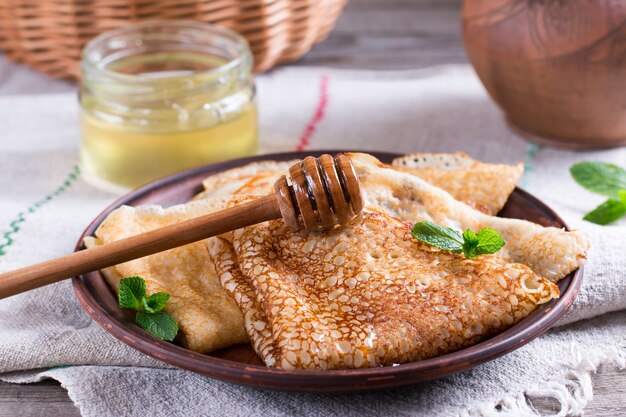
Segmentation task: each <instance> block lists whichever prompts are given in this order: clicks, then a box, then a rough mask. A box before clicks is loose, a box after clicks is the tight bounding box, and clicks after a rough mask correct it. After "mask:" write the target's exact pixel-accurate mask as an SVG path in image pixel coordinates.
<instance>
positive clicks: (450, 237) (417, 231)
mask: <svg viewBox="0 0 626 417" xmlns="http://www.w3.org/2000/svg"><path fill="white" fill-rule="evenodd" d="M411 234H412V235H413V237H414V238H415V239H417V240H419V241H421V242H424V243H428V244H429V245H431V246H435V247H437V248H439V249H443V250H447V251H450V252H454V253H461V252H462V251H463V237H462V236H461V234H460V233H459V232H458V231H457V230H454V229H452V228H450V227H443V226H439V225H438V224H435V223H433V222H429V221H422V222H418V223H415V226H413V229H412V230H411Z"/></svg>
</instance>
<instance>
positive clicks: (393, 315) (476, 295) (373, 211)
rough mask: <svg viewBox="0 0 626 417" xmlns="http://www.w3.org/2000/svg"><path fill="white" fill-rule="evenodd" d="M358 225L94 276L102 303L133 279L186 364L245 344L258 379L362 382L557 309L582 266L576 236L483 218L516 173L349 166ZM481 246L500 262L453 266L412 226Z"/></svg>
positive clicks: (144, 226)
mask: <svg viewBox="0 0 626 417" xmlns="http://www.w3.org/2000/svg"><path fill="white" fill-rule="evenodd" d="M350 156H351V158H352V161H353V164H354V166H355V168H356V171H357V175H358V177H359V180H360V182H361V187H362V193H363V198H364V202H365V206H364V210H363V213H362V214H361V215H360V216H359V217H358V218H357V219H355V221H353V222H352V223H351V224H350V225H348V226H347V227H341V228H336V229H334V230H332V231H328V232H321V233H320V232H307V231H298V232H294V231H292V230H290V229H289V228H288V227H286V226H285V225H284V224H283V223H282V221H281V220H277V221H270V222H265V223H261V224H258V225H254V226H250V227H246V228H244V229H239V230H236V231H234V232H230V233H227V234H225V235H223V236H219V237H215V238H210V239H207V240H205V241H201V242H196V243H193V244H190V245H186V246H183V247H180V248H176V249H172V250H169V251H166V252H162V253H159V254H156V255H151V256H147V257H145V258H141V259H138V260H134V261H130V262H126V263H124V264H120V265H117V266H115V267H112V268H108V269H107V270H105V271H104V272H105V276H106V278H107V280H108V281H109V283H110V284H111V285H112V286H113V287H114V288H117V286H118V285H119V281H120V279H121V278H123V277H125V276H132V275H139V276H141V277H143V278H144V279H145V280H146V284H147V290H148V293H154V292H158V291H164V292H168V293H170V294H171V300H170V302H169V304H168V305H167V307H166V308H165V311H167V312H168V313H169V314H171V315H172V316H173V317H174V318H175V319H176V320H177V321H178V323H179V328H180V332H179V335H178V338H177V341H178V343H180V344H181V345H183V346H185V347H187V348H188V349H191V350H194V351H197V352H204V353H206V352H210V351H212V350H215V349H219V348H223V347H227V346H231V345H234V344H240V343H251V344H252V346H253V348H254V350H255V351H256V352H257V354H258V355H259V357H260V358H261V359H262V360H263V361H264V363H265V364H266V365H267V366H270V367H278V368H283V369H294V368H297V369H341V368H364V367H374V366H381V365H391V364H395V363H403V362H410V361H415V360H419V359H424V358H428V357H433V356H437V355H441V354H444V353H448V352H451V351H454V350H458V349H461V348H463V347H466V346H469V345H472V344H475V343H478V342H480V341H481V340H484V339H485V338H487V337H490V336H492V335H494V334H496V333H499V332H502V331H503V330H505V329H507V328H508V327H510V326H512V325H514V324H515V323H517V322H518V321H520V320H521V319H523V318H524V317H526V316H527V315H528V314H530V313H531V312H532V311H533V310H534V309H535V308H536V307H537V306H538V305H539V304H542V303H545V302H547V301H549V300H551V299H553V298H555V297H558V294H559V290H558V287H557V286H556V285H555V283H556V282H557V281H558V280H559V279H561V278H563V277H565V276H566V275H567V274H569V273H570V272H571V271H573V270H575V269H576V268H578V267H579V266H580V265H582V263H583V262H584V260H585V256H586V250H587V246H588V244H587V242H586V241H585V240H584V238H582V237H581V235H580V234H579V233H578V232H576V231H573V232H568V231H564V230H561V229H557V228H552V227H543V226H540V225H538V224H535V223H531V222H527V221H524V220H518V219H506V218H500V217H496V216H495V214H496V213H497V212H498V211H499V210H500V209H501V208H502V206H503V205H504V203H505V202H506V200H507V199H508V196H509V194H510V193H511V192H512V191H513V189H514V188H515V184H516V183H517V181H518V180H519V178H520V176H521V175H522V172H523V167H522V166H521V164H519V165H516V166H508V165H496V164H485V163H481V162H478V161H474V160H472V159H471V158H469V157H468V156H467V155H465V154H460V153H459V154H412V155H407V156H405V157H403V158H398V159H397V160H395V161H394V162H393V164H391V165H385V164H383V163H381V162H380V161H378V160H377V159H376V158H374V157H372V156H370V155H367V154H350ZM295 162H296V161H287V162H274V161H266V162H258V163H253V164H250V165H246V166H244V167H241V168H236V169H232V170H228V171H224V172H222V173H220V174H217V175H213V176H211V177H210V178H208V179H207V180H206V181H205V182H204V188H205V191H203V192H202V193H201V194H199V195H198V196H196V197H195V198H194V200H193V201H191V202H189V203H187V204H183V205H179V206H174V207H170V208H165V209H164V208H161V207H157V206H144V207H135V208H133V207H121V208H119V209H118V210H116V211H114V212H113V213H111V215H109V217H108V218H107V219H106V220H105V221H104V222H103V223H102V224H101V226H100V227H99V228H98V230H97V231H96V236H95V237H93V238H88V239H87V241H86V244H87V246H89V247H93V246H96V245H101V244H105V243H109V242H112V241H114V240H118V239H122V238H125V237H128V236H131V235H134V234H137V233H142V232H146V231H149V230H152V229H156V228H159V227H163V226H165V225H168V224H172V223H175V222H180V221H182V220H186V219H189V218H192V217H195V216H199V215H203V214H207V213H210V212H213V211H217V210H220V209H222V208H225V207H228V206H230V205H233V204H236V203H239V202H241V201H245V200H249V199H252V198H255V197H258V196H262V195H267V194H269V193H271V192H272V191H273V189H272V187H273V184H274V182H275V181H276V180H277V179H278V177H279V176H281V175H283V174H286V172H287V170H288V168H289V167H290V166H291V165H293V164H294V163H295ZM423 220H430V221H433V222H435V223H437V224H439V225H442V226H448V227H453V228H455V229H458V230H461V231H463V230H465V229H468V228H469V229H472V230H474V231H478V230H479V229H481V228H484V227H490V228H493V229H495V230H497V231H498V232H499V233H500V234H501V235H502V236H503V237H504V239H505V241H506V245H505V247H504V248H503V249H502V250H501V251H499V252H498V253H496V254H494V255H484V256H480V257H479V258H476V259H466V258H465V257H464V256H463V255H462V254H454V253H450V252H446V251H442V250H440V249H437V248H435V247H432V246H428V245H426V244H423V243H420V242H418V241H416V240H415V239H414V238H413V237H412V236H411V228H412V227H413V225H414V224H415V223H416V222H418V221H423Z"/></svg>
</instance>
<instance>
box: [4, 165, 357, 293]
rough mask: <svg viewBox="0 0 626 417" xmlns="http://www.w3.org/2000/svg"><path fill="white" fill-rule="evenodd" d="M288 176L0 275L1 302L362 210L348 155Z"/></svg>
mask: <svg viewBox="0 0 626 417" xmlns="http://www.w3.org/2000/svg"><path fill="white" fill-rule="evenodd" d="M289 175H290V177H291V185H289V183H288V182H287V178H286V177H285V176H284V175H283V176H281V177H280V178H279V179H278V181H276V183H275V184H274V191H275V193H274V194H272V195H268V196H265V197H260V198H257V199H255V200H252V201H250V202H247V203H244V204H241V205H238V206H235V207H231V208H228V209H225V210H221V211H218V212H215V213H212V214H207V215H204V216H200V217H196V218H193V219H190V220H186V221H184V222H180V223H177V224H173V225H170V226H167V227H163V228H160V229H156V230H152V231H150V232H147V233H142V234H140V235H135V236H132V237H129V238H126V239H121V240H117V241H114V242H111V243H107V244H106V245H102V246H98V247H95V248H92V249H84V250H81V251H78V252H74V253H72V254H70V255H66V256H63V257H60V258H57V259H53V260H50V261H46V262H42V263H40V264H36V265H32V266H28V267H25V268H22V269H18V270H16V271H11V272H7V273H4V274H0V299H2V298H6V297H10V296H12V295H15V294H19V293H22V292H25V291H29V290H32V289H35V288H39V287H42V286H44V285H48V284H52V283H54V282H58V281H61V280H63V279H67V278H70V277H73V276H76V275H79V274H84V273H87V272H91V271H96V270H99V269H102V268H106V267H109V266H113V265H117V264H120V263H123V262H127V261H130V260H132V259H137V258H141V257H144V256H147V255H152V254H154V253H157V252H162V251H164V250H167V249H172V248H175V247H178V246H183V245H186V244H189V243H193V242H197V241H199V240H202V239H206V238H209V237H211V236H217V235H220V234H222V233H225V232H228V231H231V230H235V229H239V228H242V227H245V226H250V225H253V224H257V223H261V222H264V221H268V220H275V219H280V218H282V219H283V220H284V221H285V224H287V225H288V226H289V227H290V228H291V229H293V230H298V229H300V228H302V227H304V229H306V230H309V231H321V230H329V229H332V228H333V227H335V226H336V225H345V224H347V223H348V222H349V221H350V220H352V219H353V218H355V217H356V216H357V215H358V214H359V213H360V212H361V210H362V209H363V201H362V199H361V191H360V187H359V181H358V178H357V176H356V173H355V171H354V167H353V166H352V162H351V161H350V158H349V157H348V156H347V155H343V154H339V155H336V156H335V157H332V156H330V155H322V156H320V157H319V158H313V157H311V156H309V157H307V158H304V160H303V161H302V162H300V163H298V164H295V165H294V166H292V167H291V168H290V169H289Z"/></svg>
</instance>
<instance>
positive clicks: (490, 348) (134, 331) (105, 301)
mask: <svg viewBox="0 0 626 417" xmlns="http://www.w3.org/2000/svg"><path fill="white" fill-rule="evenodd" d="M338 152H341V151H330V150H326V151H324V152H323V153H330V154H335V153H338ZM321 153H322V152H300V153H281V154H273V155H263V156H258V157H252V158H245V159H238V160H233V161H227V162H223V163H217V164H212V165H207V166H203V167H199V168H194V169H191V170H187V171H184V172H181V173H178V174H174V175H172V176H169V177H166V178H163V179H161V180H158V181H155V182H153V183H151V184H148V185H146V186H144V187H142V188H139V189H137V190H135V191H133V192H131V193H129V194H128V195H126V196H124V197H122V198H120V199H119V200H118V201H116V202H115V203H113V204H112V205H111V206H110V207H108V208H107V209H106V210H104V211H103V212H102V213H101V214H100V215H99V216H98V217H97V218H96V219H95V220H94V221H93V222H92V223H91V224H90V225H89V226H88V227H87V229H86V230H85V231H84V233H83V235H82V236H81V237H80V239H79V241H78V244H77V246H76V250H80V249H82V248H83V244H82V241H83V237H85V236H89V235H93V233H94V231H95V230H96V229H97V227H98V226H99V225H100V223H101V222H102V221H103V220H104V218H105V217H106V216H107V215H108V214H109V213H110V212H111V211H113V210H115V209H116V208H118V207H119V206H121V205H123V204H126V205H130V206H136V205H141V204H160V205H163V206H170V205H174V204H178V203H183V202H186V201H188V200H189V199H191V197H192V196H194V195H195V194H197V193H199V192H200V191H202V180H203V179H204V178H206V177H207V176H210V175H212V174H215V173H218V172H220V171H223V170H226V169H230V168H235V167H238V166H241V165H245V164H248V163H250V162H254V161H259V160H267V159H272V160H277V161H284V160H290V159H294V158H303V157H305V156H308V155H313V156H318V155H319V154H321ZM372 154H373V155H374V156H376V157H377V158H379V159H380V160H381V161H383V162H390V161H391V160H392V159H393V158H394V157H396V156H399V155H396V154H391V153H372ZM499 215H500V216H502V217H509V218H518V219H526V220H530V221H533V222H535V223H539V224H541V225H544V226H556V227H565V228H567V226H566V225H565V223H564V222H563V220H562V219H561V218H560V217H559V216H558V215H557V214H556V213H554V211H552V210H551V209H550V208H549V207H547V206H546V205H545V204H543V203H542V202H541V201H539V200H538V199H537V198H535V197H533V196H532V195H530V194H529V193H527V192H525V191H523V190H521V189H519V188H516V189H515V191H514V192H513V193H512V194H511V196H510V198H509V200H508V202H507V204H506V206H505V207H504V209H503V210H502V211H501V213H500V214H499ZM582 275H583V273H582V269H579V270H577V271H575V272H573V273H572V274H570V275H568V276H567V277H566V278H564V279H562V280H561V281H560V282H559V288H560V290H561V296H560V298H559V299H557V300H552V301H550V302H549V303H546V304H543V305H541V306H539V308H538V309H537V310H536V311H534V312H533V313H532V314H530V315H529V316H528V317H526V318H525V319H524V320H522V321H521V322H520V323H518V324H516V325H515V326H513V327H511V328H510V329H508V330H507V331H505V332H503V333H500V334H499V335H497V336H494V337H492V338H490V339H487V340H485V341H484V342H482V343H479V344H477V345H474V346H472V347H469V348H466V349H462V350H459V351H457V352H454V353H449V354H447V355H443V356H438V357H436V358H431V359H425V360H421V361H418V362H412V363H406V364H402V365H398V366H385V367H379V368H370V369H354V370H337V371H288V370H280V369H270V368H266V367H265V366H263V364H262V362H261V361H260V359H259V358H258V357H257V355H256V354H255V353H254V351H253V350H252V348H251V347H250V346H248V345H245V346H243V345H242V346H233V347H230V348H227V349H222V350H220V351H217V352H212V353H211V354H200V353H196V352H192V351H190V350H187V349H185V348H183V347H181V346H178V345H175V344H173V343H168V342H165V341H162V340H157V339H155V338H153V337H151V336H150V335H149V334H148V333H146V332H144V331H143V330H142V329H141V328H139V327H138V326H137V325H135V324H134V323H133V320H132V318H133V316H132V315H131V314H129V313H128V312H124V311H122V310H121V309H120V308H119V307H118V305H117V296H116V294H115V292H114V291H113V290H112V289H111V288H110V287H109V286H108V284H107V283H106V281H105V279H104V277H103V276H102V275H101V274H100V272H93V273H90V274H85V275H81V276H78V277H75V278H73V285H74V290H75V292H76V296H77V297H78V300H79V301H80V303H81V304H82V306H83V307H84V309H85V310H86V311H87V313H88V314H89V315H90V316H91V317H92V318H93V319H94V320H95V321H96V322H98V323H99V324H100V325H101V326H102V327H104V328H105V329H106V330H107V331H108V332H109V333H111V334H112V335H113V336H115V337H117V338H118V339H120V340H121V341H122V342H124V343H126V344H128V345H129V346H132V347H133V348H135V349H137V350H139V351H141V352H143V353H146V354H148V355H150V356H152V357H154V358H156V359H159V360H161V361H163V362H166V363H168V364H171V365H174V366H177V367H180V368H184V369H188V370H190V371H193V372H197V373H199V374H201V375H206V376H208V377H211V378H216V379H220V380H223V381H228V382H234V383H239V384H246V385H253V386H257V387H262V388H270V389H278V390H289V391H317V392H335V391H359V390H366V389H377V388H386V387H392V386H397V385H403V384H410V383H415V382H419V381H426V380H429V379H434V378H441V377H443V376H446V375H449V374H451V373H454V372H458V371H461V370H463V369H467V368H470V367H473V366H476V365H479V364H481V363H483V362H486V361H489V360H492V359H495V358H497V357H499V356H502V355H505V354H506V353H508V352H511V351H512V350H514V349H517V348H519V347H520V346H522V345H524V344H526V343H528V342H530V341H531V340H533V339H534V338H536V337H538V336H540V335H541V334H542V333H544V332H545V331H546V330H548V329H549V328H550V326H552V324H554V322H555V321H556V320H557V319H558V318H559V317H561V316H562V315H563V313H565V311H566V310H567V309H568V308H569V307H570V306H571V304H572V302H573V301H574V298H575V297H576V295H577V294H578V289H579V287H580V284H581V281H582Z"/></svg>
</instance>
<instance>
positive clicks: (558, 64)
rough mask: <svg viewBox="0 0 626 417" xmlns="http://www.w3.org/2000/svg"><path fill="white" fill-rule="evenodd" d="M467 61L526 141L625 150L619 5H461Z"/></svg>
mask: <svg viewBox="0 0 626 417" xmlns="http://www.w3.org/2000/svg"><path fill="white" fill-rule="evenodd" d="M462 22H463V39H464V42H465V48H466V50H467V54H468V56H469V60H470V62H471V63H472V65H473V66H474V69H475V70H476V72H477V73H478V76H479V77H480V79H481V81H482V82H483V84H484V85H485V87H486V88H487V90H488V91H489V94H491V97H493V99H494V100H495V101H496V103H498V105H499V106H500V107H501V108H502V109H503V110H504V112H505V113H506V117H507V120H508V121H509V123H510V125H511V126H512V127H514V128H515V129H517V130H518V131H520V132H521V133H523V135H524V136H525V137H527V138H528V139H529V140H531V141H534V142H538V143H542V144H549V145H554V146H559V147H568V148H577V149H590V148H608V147H616V146H623V145H626V1H625V0H464V2H463V11H462Z"/></svg>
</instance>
